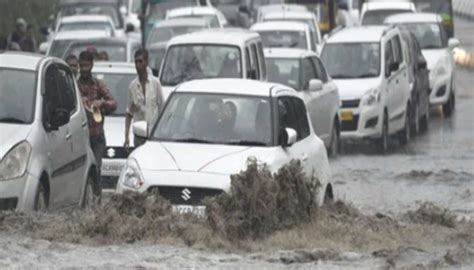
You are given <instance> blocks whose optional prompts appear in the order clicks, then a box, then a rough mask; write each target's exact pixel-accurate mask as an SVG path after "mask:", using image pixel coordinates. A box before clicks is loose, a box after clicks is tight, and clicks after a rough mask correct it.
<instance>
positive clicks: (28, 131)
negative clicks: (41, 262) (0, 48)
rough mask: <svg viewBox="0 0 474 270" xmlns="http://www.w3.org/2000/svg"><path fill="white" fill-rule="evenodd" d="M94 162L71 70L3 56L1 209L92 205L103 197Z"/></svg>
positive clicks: (38, 59) (47, 61)
mask: <svg viewBox="0 0 474 270" xmlns="http://www.w3.org/2000/svg"><path fill="white" fill-rule="evenodd" d="M95 164H96V163H95V159H94V155H93V154H92V150H91V148H90V144H89V131H88V127H87V119H86V114H85V111H84V107H83V105H82V101H81V98H80V95H79V90H78V87H77V84H76V82H75V80H74V77H73V75H72V73H71V71H70V69H69V67H68V66H67V65H66V64H65V63H64V62H63V61H62V60H59V59H57V58H51V57H42V56H39V55H33V54H24V53H9V52H3V53H2V52H0V210H1V209H3V210H5V209H12V210H15V209H16V210H46V209H48V208H50V209H59V208H67V207H71V206H79V205H80V206H86V205H90V204H92V203H93V202H94V200H95V199H96V198H99V197H98V196H100V187H99V186H98V184H97V181H96V179H97V170H96V165H95Z"/></svg>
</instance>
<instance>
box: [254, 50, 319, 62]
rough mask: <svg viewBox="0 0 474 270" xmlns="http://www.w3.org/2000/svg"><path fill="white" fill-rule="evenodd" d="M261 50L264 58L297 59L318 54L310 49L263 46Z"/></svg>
mask: <svg viewBox="0 0 474 270" xmlns="http://www.w3.org/2000/svg"><path fill="white" fill-rule="evenodd" d="M263 51H264V53H265V58H267V57H268V58H288V59H299V58H304V57H308V56H315V57H318V55H317V54H316V53H314V52H312V51H308V50H304V49H295V48H265V49H264V50H263Z"/></svg>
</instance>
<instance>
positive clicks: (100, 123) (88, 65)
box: [78, 51, 117, 190]
mask: <svg viewBox="0 0 474 270" xmlns="http://www.w3.org/2000/svg"><path fill="white" fill-rule="evenodd" d="M93 66H94V56H93V55H92V53H90V52H88V51H84V52H81V54H80V55H79V68H80V77H79V80H78V85H79V90H80V92H81V96H82V100H83V102H84V106H85V108H86V113H87V121H88V123H89V139H90V144H91V148H92V151H93V152H94V156H95V159H96V162H97V172H98V179H99V181H98V182H99V190H102V186H101V181H100V169H101V166H102V155H103V152H104V150H105V147H106V142H105V135H104V117H103V115H104V114H107V113H111V112H113V111H115V110H116V109H117V101H115V99H114V98H113V97H112V95H111V94H110V92H109V90H108V89H107V86H106V85H105V83H104V82H103V81H100V80H98V79H96V78H93V77H92V73H91V70H92V67H93Z"/></svg>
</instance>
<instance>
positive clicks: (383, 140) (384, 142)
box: [378, 112, 388, 154]
mask: <svg viewBox="0 0 474 270" xmlns="http://www.w3.org/2000/svg"><path fill="white" fill-rule="evenodd" d="M378 148H379V152H380V153H381V154H386V153H387V152H388V115H387V113H386V112H385V113H384V115H383V123H382V136H381V137H380V138H379V139H378Z"/></svg>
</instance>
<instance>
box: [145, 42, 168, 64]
mask: <svg viewBox="0 0 474 270" xmlns="http://www.w3.org/2000/svg"><path fill="white" fill-rule="evenodd" d="M165 52H166V47H163V48H156V49H149V50H148V55H149V56H148V57H149V59H150V61H149V62H150V63H149V64H150V67H151V68H152V69H160V67H161V62H163V58H164V57H165Z"/></svg>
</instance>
